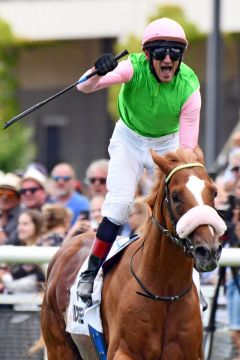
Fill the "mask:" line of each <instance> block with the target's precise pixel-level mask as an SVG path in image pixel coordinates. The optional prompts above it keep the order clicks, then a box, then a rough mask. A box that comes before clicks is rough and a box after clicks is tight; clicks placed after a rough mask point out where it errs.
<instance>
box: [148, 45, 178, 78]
mask: <svg viewBox="0 0 240 360" xmlns="http://www.w3.org/2000/svg"><path fill="white" fill-rule="evenodd" d="M178 51H179V53H178ZM144 52H145V55H146V57H147V59H148V61H150V53H149V51H148V50H146V49H145V50H144ZM176 52H177V53H176ZM154 53H155V51H154V52H153V56H152V65H153V68H154V71H155V73H156V75H157V77H158V79H159V80H160V82H163V83H168V82H170V81H171V80H172V78H173V76H174V74H175V72H176V70H177V68H178V65H179V61H180V60H181V58H182V53H183V52H182V51H181V50H179V49H176V48H171V47H170V49H168V50H167V47H161V48H159V49H157V50H156V54H155V55H156V56H154Z"/></svg>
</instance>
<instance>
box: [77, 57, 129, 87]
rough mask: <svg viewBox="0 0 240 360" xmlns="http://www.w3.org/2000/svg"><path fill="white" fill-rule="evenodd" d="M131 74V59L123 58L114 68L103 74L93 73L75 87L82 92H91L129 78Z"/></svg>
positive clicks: (120, 82)
mask: <svg viewBox="0 0 240 360" xmlns="http://www.w3.org/2000/svg"><path fill="white" fill-rule="evenodd" d="M93 70H95V68H93V69H91V70H88V71H87V72H86V73H85V74H84V75H83V76H85V75H87V74H89V73H91V71H93ZM132 76H133V66H132V63H131V61H130V60H129V59H128V60H123V61H121V62H119V64H118V66H117V67H116V69H114V70H113V71H110V72H109V73H107V74H106V75H104V76H98V75H95V76H93V77H92V78H90V79H89V80H86V81H84V82H83V83H81V84H78V85H77V89H78V90H79V91H82V92H84V93H91V92H94V91H97V90H100V89H104V88H106V87H108V86H110V85H114V84H122V83H126V82H128V81H129V80H131V78H132Z"/></svg>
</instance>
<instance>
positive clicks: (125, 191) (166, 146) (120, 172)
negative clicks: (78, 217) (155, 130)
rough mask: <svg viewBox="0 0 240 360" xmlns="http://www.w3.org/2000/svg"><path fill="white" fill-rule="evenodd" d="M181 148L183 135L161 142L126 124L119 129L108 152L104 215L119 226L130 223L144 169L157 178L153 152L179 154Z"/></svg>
mask: <svg viewBox="0 0 240 360" xmlns="http://www.w3.org/2000/svg"><path fill="white" fill-rule="evenodd" d="M178 147H179V133H178V132H175V133H173V134H170V135H166V136H162V137H160V138H148V137H144V136H141V135H138V134H137V133H135V132H134V131H133V130H131V129H129V128H128V127H127V126H126V125H125V124H124V123H123V121H122V120H119V121H118V122H117V124H116V126H115V129H114V132H113V135H112V138H111V140H110V145H109V148H108V151H109V155H110V161H109V168H108V176H107V189H108V193H107V195H106V199H105V202H104V204H103V207H102V215H103V216H104V217H107V218H108V219H109V220H110V221H112V222H113V223H114V224H116V225H122V224H123V223H125V222H126V221H127V220H128V216H129V213H130V211H131V208H132V206H133V203H134V197H135V192H136V188H137V184H138V182H139V179H140V178H141V176H142V174H143V171H144V168H146V170H147V173H148V175H150V176H153V175H154V162H153V159H152V156H151V153H150V149H152V150H155V151H156V152H157V153H158V154H160V155H164V154H165V153H167V152H171V151H175V150H176V149H177V148H178Z"/></svg>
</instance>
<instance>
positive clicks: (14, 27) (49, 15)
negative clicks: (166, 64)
mask: <svg viewBox="0 0 240 360" xmlns="http://www.w3.org/2000/svg"><path fill="white" fill-rule="evenodd" d="M239 11H240V2H239V1H238V0H202V1H201V3H200V2H197V1H187V0H174V1H173V2H171V1H160V0H138V1H137V3H136V0H111V1H110V0H95V1H94V0H86V1H84V0H68V1H66V0H58V1H51V0H46V1H44V0H42V1H39V0H25V1H21V0H15V1H11V0H4V1H0V64H1V67H0V82H1V86H0V124H1V128H2V125H3V124H4V122H6V121H7V120H9V119H10V118H12V117H13V116H14V115H16V114H18V113H19V112H22V111H24V110H25V109H27V108H29V107H30V106H32V105H34V104H36V103H38V102H40V101H42V100H44V99H45V98H48V97H49V96H51V95H53V94H55V93H56V92H58V91H60V90H62V89H63V88H65V87H66V86H68V85H70V84H72V83H73V82H75V81H76V80H78V78H79V77H80V76H81V75H82V74H83V73H84V72H85V71H86V70H87V69H88V68H89V67H91V66H92V65H93V64H94V62H95V60H96V59H97V58H98V56H99V55H101V54H103V53H105V52H115V53H116V52H117V51H119V50H123V49H125V48H127V49H128V51H129V52H131V51H139V52H140V51H141V35H142V32H143V30H144V28H145V26H146V25H147V23H148V22H149V20H152V19H154V18H158V17H161V16H169V17H172V18H174V19H176V20H177V21H179V22H180V23H181V24H182V25H183V27H184V29H185V31H186V33H187V37H188V39H189V42H190V45H189V49H188V51H187V52H186V55H185V62H186V63H187V64H189V65H190V66H191V67H192V68H193V69H194V70H195V71H196V73H197V75H198V76H199V78H200V81H201V92H202V98H203V105H202V111H201V134H200V145H201V147H202V148H203V149H204V152H205V156H206V160H207V164H208V167H209V168H210V169H212V167H213V166H215V161H216V159H217V157H218V155H219V153H220V152H221V151H222V149H223V148H224V145H225V144H226V142H227V140H228V138H229V137H230V135H231V133H232V132H233V131H234V129H235V127H236V126H237V124H238V121H239V100H240V70H239V69H240V56H239V55H240V23H239V19H238V14H239ZM116 94H117V89H114V88H111V89H108V90H103V91H100V92H97V93H94V94H89V95H85V94H82V93H79V92H78V91H77V90H76V89H75V88H74V89H72V90H71V91H69V92H67V93H65V94H64V95H62V96H60V97H58V98H57V99H55V100H53V101H51V102H50V103H48V104H46V105H45V106H43V107H42V108H41V109H39V110H37V111H35V112H33V113H32V114H30V115H28V116H26V117H25V118H23V119H21V120H20V121H19V122H18V123H15V124H14V125H13V126H11V127H10V128H8V129H7V130H5V131H3V130H2V129H1V130H0V142H1V148H0V169H2V170H3V171H12V170H13V169H16V168H23V167H25V166H26V164H27V163H29V162H31V161H37V162H40V163H42V164H44V165H45V166H46V167H47V169H48V170H51V169H52V167H53V166H54V165H55V164H56V163H58V162H59V161H69V160H71V163H72V165H73V166H74V168H75V169H76V171H77V175H78V177H79V178H82V177H83V175H84V169H85V168H86V166H87V164H89V162H90V161H92V160H93V159H95V158H101V157H106V156H107V146H108V142H109V138H110V135H111V133H112V130H113V126H114V121H116V120H117V119H118V114H117V106H116ZM90 139H91V144H94V146H89V140H90Z"/></svg>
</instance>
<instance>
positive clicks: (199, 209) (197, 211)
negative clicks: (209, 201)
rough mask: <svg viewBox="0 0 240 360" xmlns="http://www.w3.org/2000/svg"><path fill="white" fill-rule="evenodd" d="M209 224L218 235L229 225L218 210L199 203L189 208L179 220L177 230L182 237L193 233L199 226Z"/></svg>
mask: <svg viewBox="0 0 240 360" xmlns="http://www.w3.org/2000/svg"><path fill="white" fill-rule="evenodd" d="M200 225H209V226H211V227H212V228H213V230H214V232H215V233H216V234H217V236H221V235H223V234H224V233H225V231H226V230H227V226H226V224H225V222H224V221H223V220H222V218H221V217H220V216H219V215H218V213H217V211H216V210H215V209H214V208H212V207H211V206H208V205H198V206H195V207H193V208H191V209H190V210H188V211H187V212H186V213H185V214H184V215H183V216H182V217H181V218H180V219H179V221H178V223H177V227H176V231H177V234H178V236H179V237H180V238H181V239H184V238H185V237H186V236H188V235H189V234H191V233H192V232H193V231H194V230H195V229H196V228H197V227H198V226H200Z"/></svg>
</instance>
